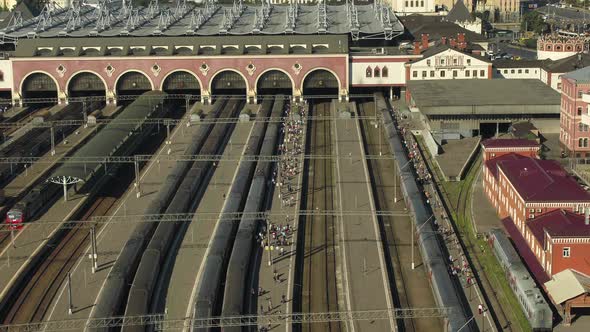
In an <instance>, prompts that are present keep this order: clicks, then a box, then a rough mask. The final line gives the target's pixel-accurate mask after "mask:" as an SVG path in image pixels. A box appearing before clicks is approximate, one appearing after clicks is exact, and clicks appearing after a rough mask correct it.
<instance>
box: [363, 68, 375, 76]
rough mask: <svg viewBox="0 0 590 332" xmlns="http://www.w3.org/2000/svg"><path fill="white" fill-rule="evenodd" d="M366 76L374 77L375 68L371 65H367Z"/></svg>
mask: <svg viewBox="0 0 590 332" xmlns="http://www.w3.org/2000/svg"><path fill="white" fill-rule="evenodd" d="M365 76H366V77H372V76H373V70H372V69H371V67H370V66H369V67H367V69H366V70H365Z"/></svg>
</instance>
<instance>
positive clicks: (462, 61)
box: [406, 45, 492, 81]
mask: <svg viewBox="0 0 590 332" xmlns="http://www.w3.org/2000/svg"><path fill="white" fill-rule="evenodd" d="M422 54H423V56H424V58H423V59H420V60H417V61H415V62H409V63H407V64H406V70H407V74H406V75H407V79H408V80H411V81H416V80H445V79H446V80H452V79H488V78H491V77H492V63H491V62H490V61H488V60H487V59H486V58H484V57H480V56H476V55H473V54H468V53H465V52H462V51H461V50H458V49H454V48H451V47H450V46H449V45H439V46H435V47H431V48H429V49H427V50H426V51H425V52H424V53H422Z"/></svg>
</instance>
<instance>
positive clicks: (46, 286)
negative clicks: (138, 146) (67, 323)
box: [3, 196, 117, 324]
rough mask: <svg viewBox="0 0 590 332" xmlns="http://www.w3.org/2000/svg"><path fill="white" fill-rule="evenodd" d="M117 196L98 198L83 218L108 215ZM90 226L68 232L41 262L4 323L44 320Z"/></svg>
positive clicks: (83, 246)
mask: <svg viewBox="0 0 590 332" xmlns="http://www.w3.org/2000/svg"><path fill="white" fill-rule="evenodd" d="M116 202H117V199H116V198H115V197H110V196H101V197H98V198H97V199H96V200H95V201H94V203H93V204H92V205H91V206H90V207H89V208H88V210H87V211H86V213H85V214H84V215H83V218H82V220H90V219H91V218H92V217H95V216H104V215H107V214H108V212H109V211H111V209H112V208H113V206H114V205H115V203H116ZM89 240H90V239H89V233H88V229H86V228H81V227H75V228H73V229H72V230H70V231H69V232H67V233H66V234H65V235H64V237H63V238H62V239H61V241H59V243H58V244H57V246H56V247H55V248H54V249H53V250H52V251H51V252H50V253H49V255H48V256H47V257H46V258H45V259H44V260H43V261H42V262H41V264H40V265H39V266H38V267H37V269H36V270H35V272H34V273H32V275H31V276H30V278H29V279H28V282H27V284H26V285H25V287H24V288H23V289H22V291H21V292H20V293H19V294H18V296H17V298H16V299H14V300H13V305H12V306H11V308H10V310H9V311H8V312H7V314H6V315H5V316H4V317H3V324H24V323H30V322H39V321H42V319H43V317H44V315H45V313H46V312H47V310H48V308H49V306H50V305H51V303H52V301H53V299H54V297H55V295H56V294H57V292H58V291H59V289H60V287H61V285H62V283H63V282H64V280H65V279H66V277H67V273H68V272H69V271H70V269H71V268H72V266H73V265H74V264H75V263H76V261H77V260H78V259H79V258H80V257H81V255H83V253H84V250H85V249H86V247H87V245H88V243H89Z"/></svg>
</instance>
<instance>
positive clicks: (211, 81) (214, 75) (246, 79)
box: [208, 68, 250, 94]
mask: <svg viewBox="0 0 590 332" xmlns="http://www.w3.org/2000/svg"><path fill="white" fill-rule="evenodd" d="M224 71H233V72H234V73H237V74H238V75H240V76H242V78H243V79H244V81H245V82H246V94H248V92H249V91H250V83H248V78H247V77H246V75H244V73H242V72H241V71H239V70H237V69H233V68H223V69H220V70H218V71H216V72H215V73H214V74H213V75H211V78H210V79H209V90H208V91H209V93H211V92H212V91H211V88H212V84H213V80H214V79H215V77H216V76H217V75H219V74H221V73H223V72H224Z"/></svg>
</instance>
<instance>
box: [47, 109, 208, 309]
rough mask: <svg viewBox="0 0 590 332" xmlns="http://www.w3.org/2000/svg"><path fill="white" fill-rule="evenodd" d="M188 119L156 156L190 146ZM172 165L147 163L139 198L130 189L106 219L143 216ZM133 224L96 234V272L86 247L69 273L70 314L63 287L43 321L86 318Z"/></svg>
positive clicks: (194, 127)
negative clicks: (93, 269)
mask: <svg viewBox="0 0 590 332" xmlns="http://www.w3.org/2000/svg"><path fill="white" fill-rule="evenodd" d="M186 121H188V117H185V118H184V120H183V121H182V122H181V123H180V124H179V125H178V126H177V127H175V128H174V130H173V131H172V132H171V134H170V137H169V140H170V144H162V145H161V146H160V148H159V149H158V151H157V152H156V153H155V154H156V155H163V154H168V155H170V156H175V155H182V154H183V153H184V151H185V149H186V147H187V146H188V144H189V143H190V140H191V137H192V136H193V134H194V133H195V132H196V131H197V128H198V127H199V126H198V125H192V126H189V127H187V126H186ZM175 163H176V162H175V161H162V162H158V161H155V162H151V163H149V164H148V165H146V166H145V167H144V168H143V169H142V170H141V173H140V181H139V182H140V188H141V195H140V196H139V197H137V191H136V188H135V187H134V186H133V185H131V186H129V188H128V189H127V191H126V192H125V194H124V195H123V196H122V198H121V199H120V201H119V202H118V203H117V205H116V207H115V208H114V210H113V211H112V212H109V215H113V216H126V215H138V214H144V213H145V210H146V209H147V207H148V206H149V204H150V203H151V202H152V200H153V199H154V198H155V197H157V193H158V191H159V189H160V188H161V186H162V184H163V182H164V180H165V179H166V177H167V175H168V174H169V173H170V171H171V170H172V169H173V167H174V165H175ZM135 225H136V223H134V220H129V221H128V222H120V221H116V222H113V223H108V224H107V225H106V226H104V227H103V228H101V229H100V230H97V256H98V257H97V262H98V268H97V269H96V271H95V273H92V261H91V259H90V246H88V247H87V248H86V250H85V252H84V254H83V255H81V256H80V257H79V258H78V259H77V262H76V263H75V264H74V266H73V268H72V270H71V280H72V284H71V288H72V305H73V310H72V314H71V315H70V314H69V313H68V309H69V301H68V292H67V287H66V286H67V285H66V284H65V282H64V284H63V285H62V286H61V288H60V290H59V292H58V293H57V296H56V297H55V298H54V299H53V302H52V304H51V305H50V306H49V310H48V312H47V314H46V315H45V319H47V320H61V319H75V318H87V317H89V316H90V313H91V310H92V308H93V306H94V305H95V302H96V299H97V297H98V294H99V292H100V290H101V289H102V287H103V285H104V282H105V280H106V278H107V277H108V275H109V273H110V271H111V267H112V266H113V264H114V262H115V260H116V259H117V257H118V256H119V253H120V252H121V248H122V247H123V246H124V245H125V243H126V241H127V239H128V238H129V236H130V234H131V232H132V231H133V229H134V228H135Z"/></svg>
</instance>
